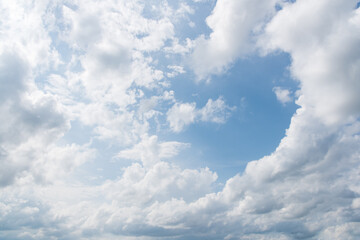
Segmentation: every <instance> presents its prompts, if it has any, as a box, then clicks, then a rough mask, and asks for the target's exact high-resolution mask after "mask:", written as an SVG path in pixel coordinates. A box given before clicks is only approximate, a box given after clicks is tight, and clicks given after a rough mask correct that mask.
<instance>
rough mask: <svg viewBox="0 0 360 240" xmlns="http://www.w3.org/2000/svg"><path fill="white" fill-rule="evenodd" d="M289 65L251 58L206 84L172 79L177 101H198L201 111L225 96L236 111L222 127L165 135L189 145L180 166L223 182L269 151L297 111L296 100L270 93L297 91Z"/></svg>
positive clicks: (277, 58) (282, 57) (197, 126)
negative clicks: (210, 174) (209, 171)
mask: <svg viewBox="0 0 360 240" xmlns="http://www.w3.org/2000/svg"><path fill="white" fill-rule="evenodd" d="M289 64H290V58H289V56H288V55H287V54H276V55H269V56H266V57H258V56H252V57H250V58H247V59H241V60H238V61H237V62H236V63H234V64H233V66H232V67H231V68H230V69H229V71H228V72H227V73H226V74H222V75H220V76H213V77H212V80H211V81H210V82H209V83H205V82H200V83H195V82H194V80H193V77H194V76H193V74H191V73H189V74H185V75H181V76H179V77H176V78H175V80H174V81H173V82H172V89H174V90H175V93H176V94H175V97H176V99H177V100H179V101H182V102H196V104H197V107H198V108H201V107H203V106H204V105H205V104H206V102H207V100H208V99H209V98H211V99H213V100H215V99H217V98H218V97H219V96H223V97H224V100H225V101H226V104H227V105H229V106H236V107H237V109H236V110H235V111H234V112H232V115H231V116H230V117H229V119H228V120H227V122H226V123H225V124H217V123H194V124H192V125H190V126H188V127H187V128H185V130H184V131H183V132H181V133H168V134H169V136H168V138H170V139H175V140H177V141H182V142H190V143H191V145H192V146H191V148H190V149H189V150H187V151H190V152H191V153H188V155H189V156H188V157H187V159H185V160H184V161H185V162H183V163H182V164H184V165H185V166H186V165H187V167H205V166H208V167H209V168H210V169H212V170H215V171H216V172H217V173H218V175H219V180H220V181H224V180H226V179H228V178H229V177H231V176H233V175H235V174H236V173H241V172H242V171H243V170H244V167H245V166H246V163H247V162H249V161H251V160H256V159H259V158H261V157H263V156H265V155H267V154H270V153H271V152H273V151H274V150H275V148H276V147H277V146H278V144H279V142H280V140H281V139H282V138H283V137H284V135H285V130H286V129H287V128H288V126H289V123H290V119H291V117H292V115H293V114H294V112H295V111H296V109H297V107H298V106H297V105H296V104H295V103H294V102H291V103H288V104H286V105H285V106H284V105H282V104H281V103H280V102H279V101H278V100H277V99H276V96H275V94H274V92H273V88H274V87H275V86H282V87H285V88H287V89H290V90H291V91H292V92H295V91H296V90H297V82H296V81H294V80H293V79H291V78H290V75H289V73H288V66H289ZM191 155H193V157H191ZM194 165H195V166H194Z"/></svg>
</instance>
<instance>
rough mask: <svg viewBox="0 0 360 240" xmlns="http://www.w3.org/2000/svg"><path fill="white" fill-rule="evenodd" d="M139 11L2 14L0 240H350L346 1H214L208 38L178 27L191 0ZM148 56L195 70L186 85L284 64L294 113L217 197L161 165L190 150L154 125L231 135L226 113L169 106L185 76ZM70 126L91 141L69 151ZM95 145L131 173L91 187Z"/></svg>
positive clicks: (52, 6)
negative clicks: (240, 69)
mask: <svg viewBox="0 0 360 240" xmlns="http://www.w3.org/2000/svg"><path fill="white" fill-rule="evenodd" d="M148 4H150V3H143V2H141V1H119V2H117V1H111V0H109V1H102V2H101V3H99V2H96V1H75V2H70V1H33V2H27V3H23V1H4V2H2V3H0V12H1V15H2V16H3V20H2V21H1V22H0V83H1V89H0V119H1V123H2V124H1V126H0V163H1V168H0V187H1V191H0V238H1V239H119V238H121V239H159V238H163V239H359V238H360V230H359V229H360V185H359V183H360V137H359V132H360V122H359V121H358V119H359V114H360V95H359V92H360V82H359V80H360V67H359V66H360V9H359V8H357V7H356V6H357V5H358V3H357V1H352V0H350V1H340V0H318V1H311V0H297V1H290V2H289V1H280V0H279V1H275V0H274V1H259V0H257V1H250V0H249V1H248V0H219V1H217V2H216V5H215V6H214V9H213V11H212V13H211V15H210V16H209V17H208V18H207V20H206V22H207V24H208V26H209V28H210V29H211V33H210V35H209V36H205V35H201V36H198V37H197V38H196V39H192V40H191V39H189V38H188V39H187V40H186V41H183V42H181V41H180V40H179V39H178V36H177V35H176V28H175V26H176V24H177V23H178V22H180V21H186V20H187V19H188V16H189V15H191V14H196V11H195V10H194V9H195V7H193V6H196V4H201V3H200V2H199V1H194V2H191V1H188V2H185V1H183V2H182V3H181V4H178V5H177V7H173V6H171V5H170V4H163V5H162V7H160V6H158V7H157V8H152V11H153V14H155V16H156V17H155V18H151V17H147V16H146V14H147V11H149V8H150V6H149V5H148ZM159 52H162V53H164V52H165V53H166V54H167V55H174V56H176V57H182V58H184V59H187V60H188V61H189V62H191V64H192V65H191V68H192V70H193V72H194V73H195V74H196V76H197V77H196V79H195V80H196V81H202V80H204V79H209V78H210V77H211V75H212V74H221V73H223V72H224V71H226V70H227V69H229V68H231V64H232V63H233V62H234V61H235V60H236V59H238V58H246V57H249V56H251V55H254V54H259V55H267V54H276V53H278V52H286V53H288V54H289V55H290V56H291V65H290V66H289V69H290V72H291V74H292V76H293V78H294V79H296V80H297V81H298V83H299V88H300V89H299V91H298V92H297V93H296V97H297V100H296V103H297V104H298V105H299V109H298V110H297V111H296V113H295V114H294V116H293V117H292V119H291V123H290V126H289V128H288V129H287V131H286V136H285V137H284V138H283V139H282V141H281V143H280V144H279V146H278V147H277V148H276V149H275V150H274V152H273V153H272V154H270V155H269V156H264V157H263V158H261V159H259V160H257V161H252V162H249V163H248V164H247V166H246V169H245V171H244V172H242V173H239V174H237V175H236V176H234V177H232V178H230V179H228V180H227V182H226V183H225V185H224V186H223V188H222V189H220V191H215V190H214V189H215V187H214V186H215V185H216V183H217V182H216V181H217V174H216V173H215V171H214V170H212V169H209V168H200V169H190V168H185V169H184V168H181V167H179V166H177V165H176V164H175V163H172V162H171V161H167V159H170V158H171V157H174V156H176V155H178V154H179V152H180V151H182V150H183V149H185V148H188V147H190V144H188V143H183V142H177V141H171V139H170V141H162V140H160V139H159V137H158V136H156V135H154V134H152V133H151V131H150V130H151V129H152V127H153V126H152V125H156V126H155V128H156V127H164V126H166V127H167V128H168V131H170V132H172V133H173V132H175V133H176V132H181V131H184V130H185V128H186V126H188V125H190V124H194V123H195V122H212V123H213V124H226V121H227V119H228V118H229V116H230V115H231V113H232V112H233V111H235V110H236V107H235V106H229V105H227V103H226V96H224V97H221V96H219V98H218V99H217V100H213V99H209V100H208V101H207V103H205V104H204V105H202V106H198V107H197V106H196V103H184V102H181V101H179V100H177V99H176V98H175V95H174V92H173V91H172V90H170V89H169V88H168V86H169V85H170V82H171V77H172V76H175V75H177V74H182V73H184V70H183V68H182V67H181V66H178V67H174V66H170V67H168V68H167V69H160V68H159V67H157V65H156V64H155V63H154V60H153V59H152V57H151V56H152V54H154V55H155V54H158V53H159ZM166 76H167V77H166ZM280 90H281V89H275V90H274V91H275V92H276V91H280ZM146 91H152V92H154V94H153V95H152V96H151V97H148V96H147V95H146V94H145V92H146ZM279 94H280V92H279ZM277 95H278V94H277ZM283 95H284V94H283ZM285 95H286V94H285ZM278 98H280V97H278ZM283 99H285V98H284V97H283ZM286 99H287V98H286ZM280 101H281V100H280ZM287 101H288V100H286V101H285V100H284V102H287ZM289 101H290V100H289ZM159 109H160V110H159ZM161 119H162V120H163V123H159V121H161ZM74 122H77V123H78V124H79V125H81V126H83V127H84V128H88V129H90V131H91V137H90V138H89V139H88V141H87V142H85V143H72V142H69V140H64V136H66V134H67V133H68V132H69V131H70V129H71V127H72V124H73V123H74ZM96 141H99V142H106V143H108V142H112V144H113V145H116V146H118V147H119V149H122V150H119V151H118V152H117V153H116V154H114V156H112V157H113V159H110V160H111V161H117V160H118V159H130V160H131V161H134V162H131V164H129V166H127V167H125V168H123V170H122V173H121V174H119V175H118V176H117V177H116V178H111V179H103V180H102V181H101V182H100V183H98V184H88V183H87V182H86V181H84V180H82V179H81V177H79V176H82V175H81V174H83V172H82V171H86V170H81V169H86V168H83V167H84V165H85V164H86V163H89V162H91V161H94V158H96V157H97V154H98V152H99V151H100V150H99V149H97V145H95V144H93V143H92V142H96ZM110 160H109V161H110ZM103 161H105V160H103ZM83 175H85V174H83Z"/></svg>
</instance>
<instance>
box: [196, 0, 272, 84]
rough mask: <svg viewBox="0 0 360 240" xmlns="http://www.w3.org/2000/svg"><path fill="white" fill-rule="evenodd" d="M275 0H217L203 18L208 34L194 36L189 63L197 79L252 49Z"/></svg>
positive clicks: (224, 67) (221, 68) (223, 67)
mask: <svg viewBox="0 0 360 240" xmlns="http://www.w3.org/2000/svg"><path fill="white" fill-rule="evenodd" d="M276 2H277V1H276V0H270V1H265V2H264V1H254V0H224V1H217V2H216V6H215V8H214V9H213V12H212V14H211V15H210V16H209V17H208V18H207V19H206V23H207V25H208V26H209V27H210V29H211V30H212V33H211V34H210V36H209V37H205V36H200V37H199V38H197V39H196V40H195V48H194V51H193V53H192V55H191V60H190V67H191V68H192V69H193V70H194V72H195V74H196V75H197V76H198V78H199V79H205V78H207V77H209V76H210V75H211V74H220V73H222V72H223V71H224V70H225V69H227V67H228V65H229V64H231V63H232V62H233V61H234V60H235V59H236V58H238V57H239V56H245V55H246V54H248V53H251V52H252V51H253V50H254V49H255V48H254V43H255V42H256V36H257V35H259V33H261V30H262V27H263V26H262V25H263V24H264V21H265V20H267V19H269V18H270V17H271V16H273V15H274V14H275V3H276Z"/></svg>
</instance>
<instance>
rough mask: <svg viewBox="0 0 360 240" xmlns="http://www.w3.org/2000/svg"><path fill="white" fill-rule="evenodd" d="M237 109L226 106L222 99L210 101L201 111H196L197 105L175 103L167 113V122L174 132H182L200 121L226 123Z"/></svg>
mask: <svg viewBox="0 0 360 240" xmlns="http://www.w3.org/2000/svg"><path fill="white" fill-rule="evenodd" d="M235 109H236V107H229V106H228V105H226V103H225V101H224V99H223V98H222V97H219V98H218V99H216V100H215V101H214V100H212V99H209V100H208V102H207V103H206V105H205V106H204V107H203V108H201V109H196V103H175V104H174V105H173V106H172V108H171V109H169V111H168V112H167V121H168V122H169V124H170V127H171V129H172V130H173V131H174V132H180V131H182V130H183V129H184V127H185V126H187V125H189V124H192V123H194V122H198V121H202V122H214V123H225V122H226V120H227V119H228V118H229V116H230V115H231V112H232V111H234V110H235Z"/></svg>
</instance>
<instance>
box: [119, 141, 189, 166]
mask: <svg viewBox="0 0 360 240" xmlns="http://www.w3.org/2000/svg"><path fill="white" fill-rule="evenodd" d="M141 138H142V139H141V142H139V143H138V144H136V145H135V146H134V147H133V148H131V149H126V150H122V151H121V152H120V153H119V154H118V155H117V157H119V158H128V159H134V160H141V162H142V163H143V165H144V166H145V167H147V168H148V167H151V166H153V165H154V164H155V163H157V162H159V161H160V160H161V159H163V158H171V157H174V156H176V155H177V154H178V153H179V151H180V149H181V148H184V147H187V146H188V144H186V143H181V142H158V137H157V136H155V135H153V136H150V137H149V136H147V135H143V136H142V137H141Z"/></svg>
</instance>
